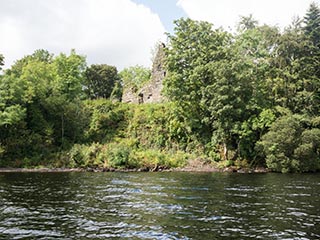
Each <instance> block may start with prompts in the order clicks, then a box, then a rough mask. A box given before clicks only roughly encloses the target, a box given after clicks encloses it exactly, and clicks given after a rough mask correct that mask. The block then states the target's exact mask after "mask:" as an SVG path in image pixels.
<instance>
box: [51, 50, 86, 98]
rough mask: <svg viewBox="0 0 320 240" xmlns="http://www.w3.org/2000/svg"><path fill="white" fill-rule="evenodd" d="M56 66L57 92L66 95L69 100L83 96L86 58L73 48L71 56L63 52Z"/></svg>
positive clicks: (55, 86)
mask: <svg viewBox="0 0 320 240" xmlns="http://www.w3.org/2000/svg"><path fill="white" fill-rule="evenodd" d="M52 64H53V65H54V68H55V70H54V71H55V74H56V77H55V80H54V83H53V85H54V86H53V87H54V89H53V91H54V92H55V93H56V94H62V95H65V97H66V99H67V100H70V101H73V100H74V99H79V98H82V97H83V96H82V93H83V91H82V86H83V85H82V84H83V82H84V79H85V69H86V59H85V57H83V56H81V55H78V54H77V53H76V52H75V50H71V53H70V55H69V56H67V55H66V54H64V53H61V54H60V55H59V56H57V57H56V58H55V59H54V61H53V63H52Z"/></svg>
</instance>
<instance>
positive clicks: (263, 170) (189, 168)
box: [0, 165, 270, 173]
mask: <svg viewBox="0 0 320 240" xmlns="http://www.w3.org/2000/svg"><path fill="white" fill-rule="evenodd" d="M19 172H21V173H32V172H40V173H44V172H48V173H63V172H191V173H192V172H198V173H201V172H203V173H210V172H212V173H213V172H227V173H268V172H270V171H269V170H268V169H267V168H263V167H258V168H236V167H227V168H215V167H212V166H209V165H205V166H201V167H193V166H187V167H183V168H169V169H168V168H162V167H156V168H153V169H149V168H139V169H117V168H0V173H19Z"/></svg>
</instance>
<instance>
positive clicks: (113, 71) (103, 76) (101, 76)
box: [84, 64, 120, 99]
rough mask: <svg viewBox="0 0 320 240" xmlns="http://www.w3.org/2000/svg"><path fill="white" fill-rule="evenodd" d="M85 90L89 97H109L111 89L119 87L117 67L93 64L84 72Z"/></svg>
mask: <svg viewBox="0 0 320 240" xmlns="http://www.w3.org/2000/svg"><path fill="white" fill-rule="evenodd" d="M85 76H86V78H85V82H84V85H85V92H86V94H87V96H88V97H89V98H90V99H97V98H106V99H108V98H110V97H111V93H112V91H113V89H114V88H115V87H116V86H117V87H119V84H118V82H119V80H120V79H119V76H118V71H117V68H116V67H114V66H109V65H107V64H99V65H97V64H94V65H91V66H90V67H88V68H87V69H86V72H85ZM118 95H119V94H118Z"/></svg>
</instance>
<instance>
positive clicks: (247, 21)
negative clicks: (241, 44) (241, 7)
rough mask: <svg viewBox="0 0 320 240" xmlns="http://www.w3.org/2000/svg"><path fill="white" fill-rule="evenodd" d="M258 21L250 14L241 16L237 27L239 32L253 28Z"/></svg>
mask: <svg viewBox="0 0 320 240" xmlns="http://www.w3.org/2000/svg"><path fill="white" fill-rule="evenodd" d="M257 25H258V21H257V20H255V19H254V18H253V16H252V14H250V15H249V16H241V17H240V21H239V23H238V26H237V29H238V31H239V32H241V31H246V30H250V29H254V28H255V27H257Z"/></svg>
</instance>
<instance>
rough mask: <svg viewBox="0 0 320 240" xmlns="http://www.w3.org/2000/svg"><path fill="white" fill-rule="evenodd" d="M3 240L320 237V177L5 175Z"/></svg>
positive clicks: (1, 179)
mask: <svg viewBox="0 0 320 240" xmlns="http://www.w3.org/2000/svg"><path fill="white" fill-rule="evenodd" d="M0 239H320V175H319V174H304V175H298V174H297V175H284V174H245V175H242V174H222V173H201V174H200V173H198V174H195V173H0Z"/></svg>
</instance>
